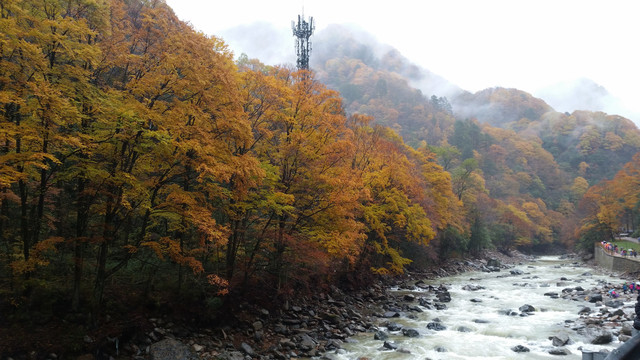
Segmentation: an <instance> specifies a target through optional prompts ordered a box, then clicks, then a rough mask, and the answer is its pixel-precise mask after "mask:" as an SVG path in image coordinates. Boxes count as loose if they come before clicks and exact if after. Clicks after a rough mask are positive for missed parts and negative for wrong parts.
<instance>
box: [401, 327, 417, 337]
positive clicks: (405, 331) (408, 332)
mask: <svg viewBox="0 0 640 360" xmlns="http://www.w3.org/2000/svg"><path fill="white" fill-rule="evenodd" d="M402 335H404V336H406V337H412V338H413V337H419V336H420V333H419V332H418V330H416V329H402Z"/></svg>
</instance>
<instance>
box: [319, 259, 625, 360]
mask: <svg viewBox="0 0 640 360" xmlns="http://www.w3.org/2000/svg"><path fill="white" fill-rule="evenodd" d="M514 269H519V270H522V271H523V272H524V274H522V275H510V274H509V270H505V269H503V270H502V271H501V272H492V273H484V272H471V273H464V274H461V275H457V276H451V277H445V278H440V279H435V280H433V281H426V283H427V284H429V285H433V286H434V287H438V286H440V284H444V285H445V286H446V287H447V288H448V290H449V292H450V294H451V302H450V303H447V304H446V305H447V309H445V310H435V309H433V310H428V309H426V308H424V307H421V308H422V309H423V310H424V312H410V313H403V316H401V317H399V318H391V319H380V325H379V328H380V330H384V331H387V328H385V327H384V325H383V324H384V323H385V321H393V322H395V323H397V324H400V325H402V326H403V327H404V328H405V329H407V328H412V329H416V330H418V332H419V333H420V335H419V337H415V338H411V337H405V336H403V335H402V332H401V331H395V332H389V331H387V332H388V333H390V337H389V339H388V340H387V341H388V342H391V343H394V344H395V345H397V347H398V350H400V351H398V350H383V349H382V347H383V341H381V340H375V339H374V334H373V333H362V334H359V335H356V336H354V337H353V338H352V339H351V341H350V342H348V343H346V344H344V346H343V348H344V349H343V350H340V351H338V353H337V354H331V358H333V359H339V360H355V359H359V358H368V359H375V360H379V359H383V360H386V359H403V360H404V359H420V360H425V359H432V360H445V359H446V360H456V359H474V360H480V359H492V360H498V359H522V360H530V359H566V360H569V359H571V360H575V359H582V353H581V350H580V349H579V348H580V347H582V348H584V349H587V350H591V351H599V350H601V349H609V350H612V349H614V348H616V347H618V346H619V345H620V344H621V343H620V342H618V340H617V338H616V337H615V336H614V341H613V342H612V343H611V344H608V345H592V344H589V343H588V342H589V340H588V339H586V338H585V337H583V336H581V335H580V334H578V333H577V332H576V331H575V330H573V328H576V327H578V326H583V325H584V323H583V322H582V321H578V319H579V317H580V316H579V315H578V312H579V311H580V310H581V309H582V308H584V307H585V306H589V307H591V309H592V311H593V312H592V313H593V314H597V313H599V311H600V308H599V307H596V306H595V304H592V303H589V302H587V301H585V300H584V299H583V298H581V297H579V300H578V301H576V300H569V299H563V298H562V290H563V289H565V288H575V287H577V286H580V287H582V288H584V289H585V291H587V293H591V291H590V290H591V289H593V288H598V289H601V288H602V285H598V284H599V283H600V284H602V282H606V283H613V284H621V283H622V282H623V281H622V280H620V279H617V278H615V277H612V276H608V275H602V274H598V272H597V271H594V270H593V269H590V268H587V267H581V266H577V265H572V264H571V262H570V261H568V260H560V259H559V258H557V257H542V258H539V259H538V260H537V261H535V262H532V263H529V264H525V265H520V266H516V267H515V268H514ZM591 274H593V275H591ZM563 278H564V280H561V279H563ZM465 285H478V286H481V287H484V289H480V290H477V291H468V290H464V289H463V287H464V286H465ZM393 291H394V292H398V293H400V294H405V293H410V294H413V295H415V297H416V299H418V298H420V297H425V298H428V299H430V300H432V301H433V300H435V299H434V293H433V292H428V291H427V290H422V289H419V288H416V289H415V290H411V291H408V290H398V289H394V290H393ZM550 292H555V293H558V294H559V295H560V296H561V297H560V298H555V299H554V298H551V297H550V296H545V295H544V294H545V293H550ZM472 299H474V300H475V301H477V300H481V302H472V301H471V300H472ZM619 299H622V300H623V301H624V302H625V303H624V307H622V309H623V310H624V312H625V313H628V314H632V313H633V311H634V309H633V306H634V305H635V295H634V296H628V297H620V298H619ZM607 300H609V299H608V298H607V297H606V296H605V297H604V301H607ZM525 304H529V305H532V306H533V307H534V308H535V310H536V311H535V312H533V313H531V315H530V316H519V315H518V316H509V315H506V314H505V310H512V311H515V312H516V313H517V314H520V311H519V310H518V309H519V308H520V307H521V306H523V305H525ZM412 305H416V306H418V302H417V301H414V302H413V303H412ZM614 310H615V309H613V310H612V311H614ZM408 315H412V317H413V319H411V318H409V317H407V316H408ZM436 318H438V319H440V322H441V324H442V325H444V326H445V327H446V330H443V331H434V330H429V329H427V324H428V323H430V322H433V321H434V319H436ZM461 329H464V330H466V331H467V332H461V331H460V330H461ZM561 334H565V335H568V336H569V338H570V339H571V341H572V342H570V344H569V345H565V346H564V347H565V348H566V349H568V350H570V352H571V354H569V355H563V356H558V355H551V354H549V350H551V349H553V348H555V347H554V346H553V345H552V341H551V340H550V339H549V338H550V337H552V336H554V335H561ZM518 345H522V346H525V347H527V348H528V349H529V350H530V351H529V352H519V353H516V352H514V351H513V350H511V349H512V348H513V347H515V346H518ZM438 350H439V351H438Z"/></svg>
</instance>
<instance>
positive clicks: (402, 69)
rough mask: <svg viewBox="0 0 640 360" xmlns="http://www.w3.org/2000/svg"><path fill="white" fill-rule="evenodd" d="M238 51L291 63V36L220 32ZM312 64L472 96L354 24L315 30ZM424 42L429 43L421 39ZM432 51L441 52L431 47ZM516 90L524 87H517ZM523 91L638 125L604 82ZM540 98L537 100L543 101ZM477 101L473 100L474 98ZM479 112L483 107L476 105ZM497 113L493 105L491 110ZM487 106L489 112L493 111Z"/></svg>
mask: <svg viewBox="0 0 640 360" xmlns="http://www.w3.org/2000/svg"><path fill="white" fill-rule="evenodd" d="M219 35H220V36H221V37H222V38H223V39H224V41H225V42H226V43H227V44H229V47H230V48H231V49H232V50H233V51H234V52H235V55H236V56H239V55H240V54H242V53H245V54H247V55H248V56H249V57H250V58H257V59H260V61H262V62H263V63H265V64H270V65H280V64H291V65H292V64H295V62H296V55H295V46H294V44H295V41H294V38H293V36H292V34H291V31H290V29H288V28H284V27H275V26H273V25H272V24H269V23H266V22H258V23H253V24H250V25H241V26H237V27H234V28H231V29H229V30H226V31H224V32H222V33H221V34H219ZM311 43H312V53H311V59H310V61H311V68H312V69H314V70H316V69H318V68H323V67H324V65H325V63H326V61H327V60H330V59H339V58H342V57H346V58H351V59H359V60H361V61H362V62H363V63H364V64H366V65H368V66H372V67H375V68H380V69H381V70H385V71H389V72H393V73H396V74H398V75H400V76H402V77H403V78H405V79H406V80H407V81H408V82H409V83H410V84H411V86H412V87H414V88H416V89H419V90H420V91H421V92H422V93H423V94H425V95H426V96H431V95H436V96H438V97H446V98H448V99H450V100H453V102H455V98H456V97H458V96H462V97H463V98H465V99H469V98H470V97H471V98H473V97H474V96H473V95H474V94H473V93H472V92H469V91H466V90H464V89H462V88H460V87H459V86H457V85H456V84H453V83H451V82H450V81H449V80H447V79H445V78H444V77H442V76H440V75H438V74H435V73H433V72H431V71H430V70H428V69H425V68H423V67H421V66H419V65H417V64H416V63H415V60H414V61H411V60H409V59H407V58H406V57H405V56H404V55H402V54H401V53H400V52H399V51H398V50H396V49H395V48H394V47H393V46H392V45H389V44H383V43H381V42H380V41H379V40H378V39H377V38H376V37H375V36H373V35H372V34H370V33H368V32H366V31H365V30H363V29H362V28H360V27H359V26H357V25H354V24H342V25H336V24H333V25H329V26H328V27H326V28H324V29H322V30H320V31H317V32H316V33H315V34H314V35H313V36H312V37H311ZM424 46H428V43H426V44H424ZM434 51H444V50H443V49H434ZM519 90H520V91H521V90H522V89H519ZM487 91H490V92H494V90H490V89H485V90H481V91H479V92H478V93H481V94H477V97H480V98H482V97H483V96H484V95H482V93H483V92H487ZM527 94H529V95H530V96H531V95H533V96H535V97H537V98H540V99H542V100H543V101H544V102H545V103H546V104H548V105H549V106H551V107H552V108H553V109H555V110H557V111H560V112H568V113H571V112H573V111H575V110H589V111H603V112H606V113H608V114H616V115H621V116H624V117H626V118H628V119H630V120H632V121H634V122H635V123H636V124H638V123H639V122H640V113H638V112H636V111H633V110H631V107H630V106H628V105H627V104H624V103H623V102H622V101H621V100H620V99H619V98H617V97H615V96H614V95H613V94H611V93H610V92H609V91H608V90H607V89H605V88H604V87H603V86H601V85H599V84H597V83H596V82H594V81H593V80H590V79H586V78H579V79H575V80H568V81H561V82H558V83H555V84H552V85H549V86H546V87H544V88H541V89H537V90H535V91H530V92H528V93H527ZM542 100H541V101H542ZM474 101H475V100H474ZM463 105H464V104H463V103H461V102H458V103H457V104H455V105H454V110H455V108H456V107H459V109H458V110H459V114H460V115H461V116H469V115H471V114H470V113H469V112H468V110H469V109H468V108H467V107H466V106H463ZM480 110H481V111H480V113H481V114H480V117H483V115H482V114H484V113H486V111H485V110H486V109H480ZM491 111H493V112H495V111H496V110H495V109H494V110H491ZM491 111H490V113H491ZM498 112H500V111H498Z"/></svg>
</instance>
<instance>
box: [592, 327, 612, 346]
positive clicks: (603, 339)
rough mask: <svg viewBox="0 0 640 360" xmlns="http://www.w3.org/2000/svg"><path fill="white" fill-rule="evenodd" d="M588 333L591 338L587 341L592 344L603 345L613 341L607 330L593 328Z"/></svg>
mask: <svg viewBox="0 0 640 360" xmlns="http://www.w3.org/2000/svg"><path fill="white" fill-rule="evenodd" d="M589 335H590V338H591V341H589V342H590V343H591V344H594V345H605V344H609V343H611V342H612V341H613V335H612V334H611V332H609V331H607V330H602V329H594V330H592V331H591V332H590V334H589Z"/></svg>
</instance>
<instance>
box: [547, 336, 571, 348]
mask: <svg viewBox="0 0 640 360" xmlns="http://www.w3.org/2000/svg"><path fill="white" fill-rule="evenodd" d="M570 340H571V339H569V335H567V334H558V335H555V336H552V337H551V343H552V344H553V346H565V345H567V344H568V343H569V341H570Z"/></svg>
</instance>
